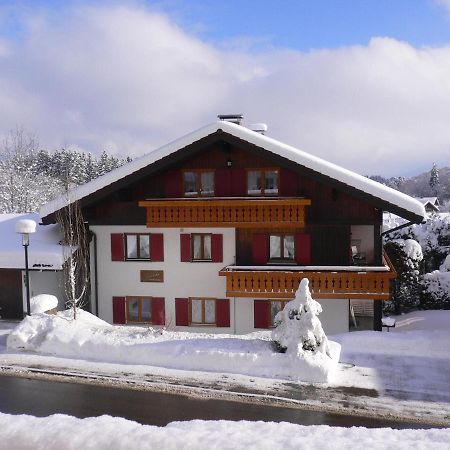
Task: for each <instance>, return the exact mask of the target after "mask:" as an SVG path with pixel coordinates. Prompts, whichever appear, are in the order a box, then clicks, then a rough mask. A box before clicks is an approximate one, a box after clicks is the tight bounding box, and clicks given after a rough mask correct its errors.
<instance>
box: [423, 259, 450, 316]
mask: <svg viewBox="0 0 450 450" xmlns="http://www.w3.org/2000/svg"><path fill="white" fill-rule="evenodd" d="M422 287H423V291H422V307H423V308H424V309H450V255H447V257H446V258H445V260H444V262H443V263H442V264H441V266H440V267H439V270H434V271H433V272H431V273H426V274H425V275H424V276H423V280H422Z"/></svg>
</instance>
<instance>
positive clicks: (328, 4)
mask: <svg viewBox="0 0 450 450" xmlns="http://www.w3.org/2000/svg"><path fill="white" fill-rule="evenodd" d="M86 4H90V5H117V4H128V5H133V6H143V5H144V6H147V7H148V8H151V9H154V10H156V11H162V12H164V13H167V14H169V15H170V17H171V18H172V19H173V20H174V22H176V23H177V24H178V25H179V26H180V27H182V28H184V29H185V30H187V31H188V32H191V33H193V34H195V35H197V36H198V37H200V38H201V39H203V40H205V41H207V42H210V43H212V44H215V45H227V44H230V43H231V44H233V43H234V41H235V40H239V41H243V42H247V43H254V47H253V49H254V50H257V49H259V48H261V47H263V46H277V47H288V48H294V49H298V50H303V51H307V50H310V49H314V48H315V49H317V48H335V47H340V46H347V45H353V44H361V45H365V44H367V42H368V41H369V40H370V39H371V38H372V37H374V36H388V37H393V38H396V39H399V40H404V41H407V42H409V43H410V44H412V45H414V46H436V45H443V44H446V43H448V42H450V26H449V24H450V21H449V19H450V16H449V13H448V12H447V11H446V8H445V7H444V5H445V0H444V1H442V2H440V1H439V0H280V1H275V0H247V1H243V0H227V1H216V0H165V1H164V0H156V1H148V0H147V1H122V2H117V1H116V2H114V1H100V0H99V1H79V0H73V1H70V0H65V1H61V0H47V1H44V0H29V1H20V0H18V1H8V0H6V1H5V0H1V1H0V7H1V6H4V7H6V8H7V9H9V14H8V15H9V21H8V23H9V26H8V27H6V29H5V28H4V29H3V34H9V33H10V34H16V35H17V34H18V33H19V32H20V28H21V27H20V25H19V24H18V23H17V21H16V20H15V19H16V13H17V12H19V11H20V10H21V9H22V8H30V9H38V8H39V9H48V10H52V11H54V12H60V13H61V14H62V13H63V12H64V11H67V10H68V9H70V8H71V7H73V6H77V5H86ZM5 32H6V33H5Z"/></svg>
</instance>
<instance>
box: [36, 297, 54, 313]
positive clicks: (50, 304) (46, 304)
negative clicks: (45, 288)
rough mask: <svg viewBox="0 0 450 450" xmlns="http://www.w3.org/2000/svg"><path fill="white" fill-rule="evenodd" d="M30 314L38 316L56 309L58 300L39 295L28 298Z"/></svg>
mask: <svg viewBox="0 0 450 450" xmlns="http://www.w3.org/2000/svg"><path fill="white" fill-rule="evenodd" d="M30 307H31V314H40V313H44V312H47V311H50V310H51V309H55V308H57V307H58V299H57V298H56V297H55V296H54V295H50V294H40V295H35V296H34V297H31V298H30Z"/></svg>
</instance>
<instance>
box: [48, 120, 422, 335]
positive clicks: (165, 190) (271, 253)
mask: <svg viewBox="0 0 450 450" xmlns="http://www.w3.org/2000/svg"><path fill="white" fill-rule="evenodd" d="M219 117H220V116H219ZM240 119H241V118H240V117H231V118H230V117H221V118H220V120H218V121H217V122H215V123H213V124H211V125H208V126H206V127H204V128H201V129H199V130H197V131H195V132H193V133H190V134H188V135H186V136H184V137H182V138H180V139H178V140H176V141H174V142H172V143H170V144H168V145H165V146H163V147H161V148H159V149H157V150H155V151H153V152H151V153H149V154H147V155H145V156H143V157H141V158H139V159H136V160H134V161H132V162H130V163H128V164H126V165H125V166H122V167H120V168H118V169H116V170H114V171H113V172H110V173H108V174H106V175H104V176H102V177H100V178H98V179H97V180H93V181H92V182H90V183H88V184H86V185H83V186H80V187H78V188H77V189H75V190H74V191H73V192H72V194H71V198H72V199H73V201H75V200H78V201H79V203H80V205H81V208H82V210H83V213H84V218H85V221H86V223H87V226H88V227H89V231H90V233H91V236H92V240H91V244H90V255H91V307H92V310H93V312H95V313H96V314H98V316H99V317H100V318H102V319H104V320H106V321H108V322H111V323H121V324H152V325H166V326H168V327H170V328H174V329H177V330H182V331H189V330H193V331H199V330H201V331H205V332H217V333H247V332H251V331H255V330H260V329H267V328H270V327H271V326H272V325H273V318H274V316H275V314H276V313H277V312H278V311H279V310H280V309H281V308H282V307H283V305H284V303H285V302H286V301H288V300H289V299H291V298H293V296H294V293H295V291H296V289H297V287H298V284H299V281H300V280H301V279H302V278H303V277H307V278H308V279H309V280H310V287H311V290H312V293H313V296H314V298H316V299H317V300H319V301H320V302H321V303H322V305H323V309H324V312H323V313H322V315H321V320H322V323H323V325H324V328H325V331H326V332H327V333H337V332H344V331H348V329H349V310H350V299H366V300H368V301H370V302H374V303H373V304H374V308H373V310H374V319H373V326H374V328H375V329H381V301H382V300H384V299H388V298H389V283H390V280H391V279H392V278H394V277H395V272H394V270H393V268H392V266H391V265H390V263H389V261H388V260H387V259H386V257H385V256H384V254H383V250H382V242H381V237H380V234H381V226H382V213H383V211H384V210H386V211H391V212H393V213H395V214H397V215H399V216H401V217H404V218H405V219H407V220H408V221H411V222H416V223H419V222H421V221H422V220H423V217H424V214H425V211H424V208H423V205H422V204H421V203H419V202H418V201H416V200H414V199H412V198H411V197H409V196H407V195H405V194H402V193H400V192H397V191H394V190H392V189H390V188H387V187H386V186H382V185H380V184H378V183H376V182H374V181H372V180H370V179H367V178H365V177H362V176H359V175H357V174H355V173H353V172H351V171H349V170H346V169H343V168H341V167H338V166H336V165H334V164H331V163H329V162H326V161H324V160H322V159H320V158H317V157H315V156H313V155H310V154H308V153H305V152H303V151H301V150H298V149H296V148H294V147H291V146H289V145H286V144H283V143H281V142H279V141H276V140H274V139H271V138H269V137H267V136H265V135H264V134H263V132H264V131H265V130H264V127H260V129H259V130H257V131H254V130H251V129H248V128H246V127H244V126H243V125H241V124H240ZM65 204H66V203H65V200H64V198H60V199H56V200H54V201H52V202H51V203H48V204H47V205H45V206H44V207H43V208H42V209H41V211H40V215H41V218H42V221H43V223H44V224H50V223H53V222H54V221H55V213H56V211H58V210H59V209H61V208H63V207H64V206H65Z"/></svg>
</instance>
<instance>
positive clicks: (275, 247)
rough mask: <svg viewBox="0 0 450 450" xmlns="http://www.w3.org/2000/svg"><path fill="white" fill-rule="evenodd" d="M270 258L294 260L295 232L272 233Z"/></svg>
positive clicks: (270, 237)
mask: <svg viewBox="0 0 450 450" xmlns="http://www.w3.org/2000/svg"><path fill="white" fill-rule="evenodd" d="M269 258H270V259H271V260H275V261H277V260H278V261H288V262H290V261H294V259H295V238H294V235H293V234H271V235H270V236H269Z"/></svg>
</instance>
